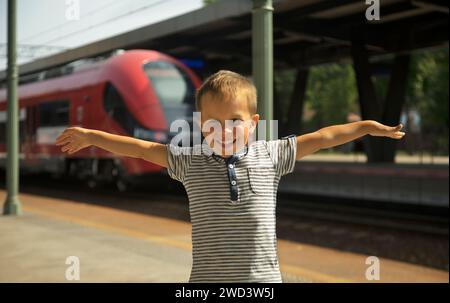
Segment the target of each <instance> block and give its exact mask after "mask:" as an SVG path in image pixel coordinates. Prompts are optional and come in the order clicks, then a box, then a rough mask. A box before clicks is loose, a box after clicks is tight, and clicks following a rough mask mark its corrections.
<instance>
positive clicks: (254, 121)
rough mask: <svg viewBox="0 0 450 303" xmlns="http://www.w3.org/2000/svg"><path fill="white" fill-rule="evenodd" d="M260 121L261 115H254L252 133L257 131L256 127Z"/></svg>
mask: <svg viewBox="0 0 450 303" xmlns="http://www.w3.org/2000/svg"><path fill="white" fill-rule="evenodd" d="M258 121H259V115H258V114H254V115H253V116H252V125H251V126H250V132H252V133H253V132H254V131H255V130H256V125H257V124H258Z"/></svg>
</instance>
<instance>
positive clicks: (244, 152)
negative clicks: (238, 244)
mask: <svg viewBox="0 0 450 303" xmlns="http://www.w3.org/2000/svg"><path fill="white" fill-rule="evenodd" d="M202 152H203V153H204V154H205V155H206V156H210V157H213V158H214V159H216V160H219V161H225V162H230V161H232V162H235V161H237V160H239V159H241V158H243V157H245V156H246V155H247V153H248V146H247V144H246V145H245V146H244V147H243V148H242V149H240V150H239V151H238V152H236V153H234V154H232V155H231V156H229V157H223V156H221V155H218V154H216V153H215V152H214V151H213V149H212V148H211V147H210V146H209V145H208V143H206V142H204V143H203V144H202Z"/></svg>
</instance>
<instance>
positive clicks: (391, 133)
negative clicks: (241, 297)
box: [369, 121, 405, 139]
mask: <svg viewBox="0 0 450 303" xmlns="http://www.w3.org/2000/svg"><path fill="white" fill-rule="evenodd" d="M402 128H403V125H402V124H401V123H400V124H399V125H397V126H387V125H384V124H381V123H378V122H376V121H372V123H371V126H370V129H369V135H371V136H377V137H390V138H393V139H401V138H403V136H404V135H405V133H404V132H401V131H400V130H401V129H402Z"/></svg>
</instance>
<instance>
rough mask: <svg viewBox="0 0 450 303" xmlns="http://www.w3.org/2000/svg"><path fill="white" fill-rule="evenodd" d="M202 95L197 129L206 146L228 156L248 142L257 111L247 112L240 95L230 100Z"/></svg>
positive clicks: (246, 106) (253, 127)
mask: <svg viewBox="0 0 450 303" xmlns="http://www.w3.org/2000/svg"><path fill="white" fill-rule="evenodd" d="M217 98H218V97H216V98H215V97H214V96H212V95H211V94H208V93H206V94H205V95H203V97H202V100H201V104H202V110H201V123H202V126H201V129H202V133H203V136H204V137H205V139H206V141H207V143H208V145H209V146H210V147H211V148H212V149H213V150H214V151H215V152H216V153H217V154H219V155H222V156H230V155H232V154H234V153H236V152H238V151H239V150H241V149H242V148H243V147H244V146H245V145H246V144H247V142H248V140H249V135H251V134H252V133H253V132H254V130H255V127H256V124H257V123H258V121H259V115H258V114H252V113H251V112H250V111H249V107H248V102H247V100H246V99H245V97H243V96H237V97H236V98H234V99H232V100H227V99H224V100H223V99H217Z"/></svg>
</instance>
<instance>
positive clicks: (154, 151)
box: [55, 127, 168, 167]
mask: <svg viewBox="0 0 450 303" xmlns="http://www.w3.org/2000/svg"><path fill="white" fill-rule="evenodd" d="M55 144H56V145H62V148H61V151H63V152H67V153H68V154H73V153H75V152H77V151H79V150H80V149H83V148H86V147H88V146H91V145H93V146H97V147H100V148H103V149H105V150H107V151H109V152H112V153H114V154H119V155H123V156H127V157H133V158H140V159H144V160H146V161H149V162H152V163H155V164H158V165H160V166H162V167H167V166H168V164H167V148H166V146H165V145H164V144H161V143H157V142H150V141H145V140H139V139H135V138H132V137H127V136H120V135H114V134H110V133H107V132H103V131H99V130H95V129H87V128H82V127H69V128H67V129H65V130H64V132H62V133H61V134H60V135H59V136H58V138H57V139H56V142H55Z"/></svg>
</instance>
